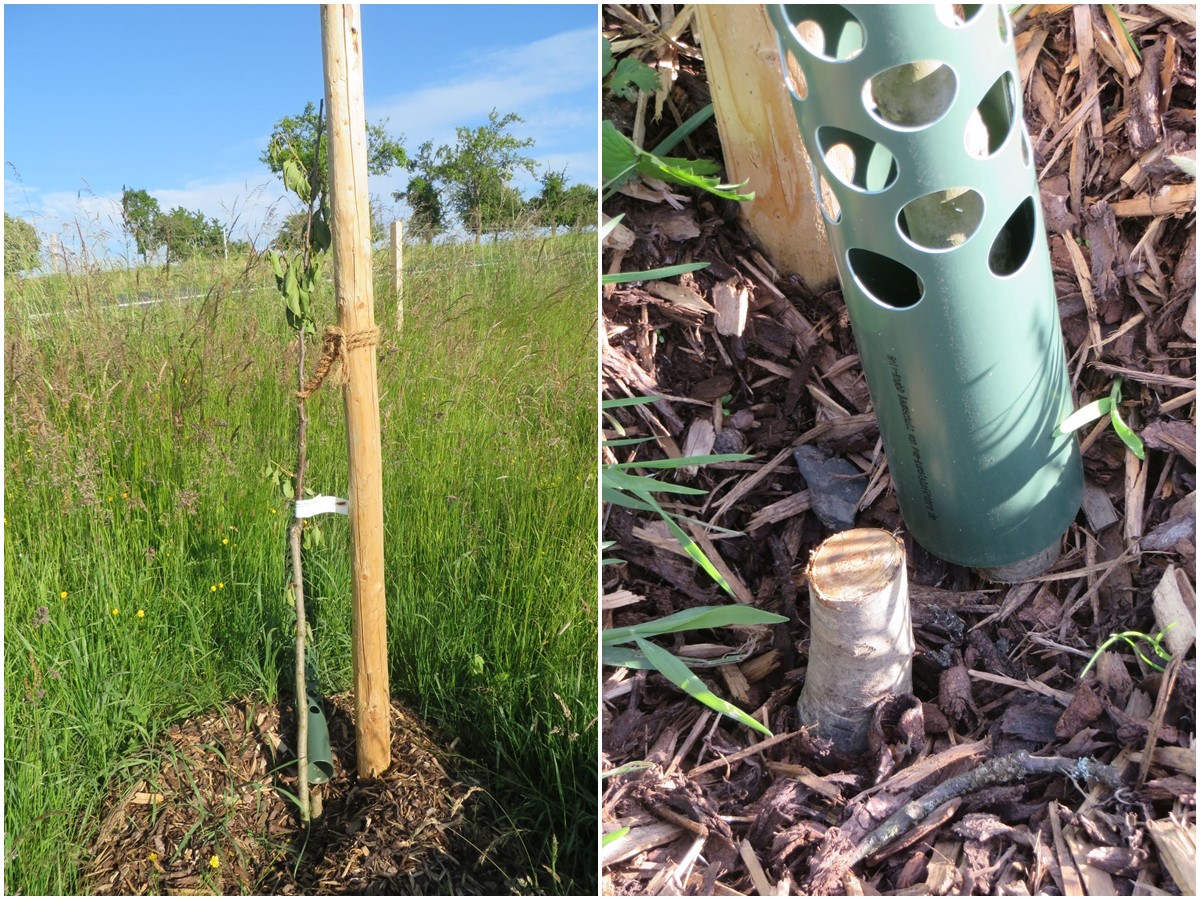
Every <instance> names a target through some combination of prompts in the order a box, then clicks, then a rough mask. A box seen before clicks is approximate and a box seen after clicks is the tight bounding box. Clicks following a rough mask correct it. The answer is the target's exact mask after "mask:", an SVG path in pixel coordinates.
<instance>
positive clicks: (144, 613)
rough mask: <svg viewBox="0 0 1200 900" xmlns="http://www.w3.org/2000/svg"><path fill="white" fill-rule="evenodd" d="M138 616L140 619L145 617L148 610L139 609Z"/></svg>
mask: <svg viewBox="0 0 1200 900" xmlns="http://www.w3.org/2000/svg"><path fill="white" fill-rule="evenodd" d="M138 618H139V619H144V618H146V611H145V610H144V609H139V610H138Z"/></svg>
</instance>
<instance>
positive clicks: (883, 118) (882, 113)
mask: <svg viewBox="0 0 1200 900" xmlns="http://www.w3.org/2000/svg"><path fill="white" fill-rule="evenodd" d="M957 95H958V78H957V76H956V75H955V74H954V70H953V69H951V68H950V67H949V66H948V65H946V64H945V63H943V62H938V61H937V60H935V59H923V60H917V61H916V62H911V63H902V64H900V65H898V66H892V67H891V68H890V69H884V70H883V71H882V72H880V73H878V74H877V75H873V76H871V77H870V78H868V79H867V80H866V83H864V84H863V104H864V105H865V106H866V108H867V112H869V113H870V114H871V115H872V116H874V117H875V118H876V119H877V120H879V121H880V122H882V123H883V124H884V125H887V126H889V127H891V128H906V129H908V128H924V127H926V126H928V125H932V124H933V123H934V122H936V121H937V120H938V119H940V118H941V117H942V116H944V115H945V114H946V111H947V110H948V109H950V106H951V105H952V104H953V103H954V98H955V97H956V96H957Z"/></svg>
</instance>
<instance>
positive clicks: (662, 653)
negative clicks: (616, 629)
mask: <svg viewBox="0 0 1200 900" xmlns="http://www.w3.org/2000/svg"><path fill="white" fill-rule="evenodd" d="M637 646H638V649H639V650H641V651H642V652H643V653H644V654H646V658H647V659H648V660H650V662H651V663H653V664H654V668H655V669H657V670H658V671H659V673H660V674H662V676H663V677H664V678H666V679H667V680H668V681H670V682H671V683H672V684H674V685H675V686H676V687H678V688H679V689H680V690H681V691H683V692H684V693H686V694H688V695H690V696H692V697H694V698H695V699H697V700H699V701H700V702H701V703H703V704H704V705H705V706H707V707H708V708H709V709H715V710H716V711H717V712H719V713H720V714H721V715H723V716H728V717H729V718H731V719H733V720H734V721H736V722H740V723H741V724H743V725H745V726H746V727H747V728H753V729H754V730H755V731H757V732H759V733H760V734H765V735H766V736H767V737H774V735H773V734H771V732H770V730H768V729H767V728H766V726H764V725H763V724H762V723H761V722H759V721H757V720H755V719H752V718H750V717H749V716H748V715H746V714H745V713H744V712H742V711H741V710H740V709H738V708H737V707H736V706H734V705H733V704H732V703H730V702H728V701H727V700H722V699H721V698H720V697H718V696H717V695H716V694H714V693H713V692H712V691H710V690H709V689H708V685H706V684H705V683H704V682H703V681H701V680H700V679H699V677H697V676H696V675H695V674H694V673H693V672H692V670H691V669H689V668H688V667H687V666H685V665H684V664H683V663H682V662H681V661H680V660H679V659H677V658H676V657H675V656H674V655H673V654H672V653H670V652H668V651H667V650H664V649H663V648H662V647H659V646H658V645H657V644H651V643H650V642H649V641H645V640H642V639H641V638H638V639H637Z"/></svg>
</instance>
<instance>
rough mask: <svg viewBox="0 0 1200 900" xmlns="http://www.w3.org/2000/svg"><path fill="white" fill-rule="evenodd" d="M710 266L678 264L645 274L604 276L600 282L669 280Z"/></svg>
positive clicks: (704, 263) (632, 273) (620, 282)
mask: <svg viewBox="0 0 1200 900" xmlns="http://www.w3.org/2000/svg"><path fill="white" fill-rule="evenodd" d="M709 265H710V264H709V263H706V262H700V263H680V264H679V265H677V266H667V267H666V268H663V269H649V270H647V271H645V272H618V273H614V274H612V275H605V276H603V277H602V278H601V279H600V280H601V282H603V283H604V284H626V283H627V282H630V281H653V280H654V279H656V278H671V277H673V276H675V275H682V274H683V273H684V272H695V271H697V270H699V269H704V268H707V267H708V266H709Z"/></svg>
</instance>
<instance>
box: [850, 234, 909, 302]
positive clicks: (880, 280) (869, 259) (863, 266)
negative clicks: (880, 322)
mask: <svg viewBox="0 0 1200 900" xmlns="http://www.w3.org/2000/svg"><path fill="white" fill-rule="evenodd" d="M846 261H847V263H848V264H849V266H850V274H851V275H853V276H854V280H855V281H856V282H857V283H858V286H859V287H860V288H862V289H863V290H864V291H865V292H866V293H867V295H868V296H869V297H870V298H871V299H872V300H874V301H875V302H876V303H878V304H879V305H880V306H886V307H888V308H889V309H907V308H908V307H910V306H915V305H916V304H917V302H918V301H919V300H920V299H921V297H922V296H924V294H925V285H924V284H922V283H921V277H920V276H919V275H918V274H917V273H916V272H914V271H913V270H912V269H910V268H909V267H908V266H906V265H904V263H902V262H897V261H896V260H894V259H892V258H891V257H888V256H884V255H883V254H882V253H876V252H875V251H874V250H862V249H860V248H858V247H851V248H850V250H849V251H847V253H846Z"/></svg>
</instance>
